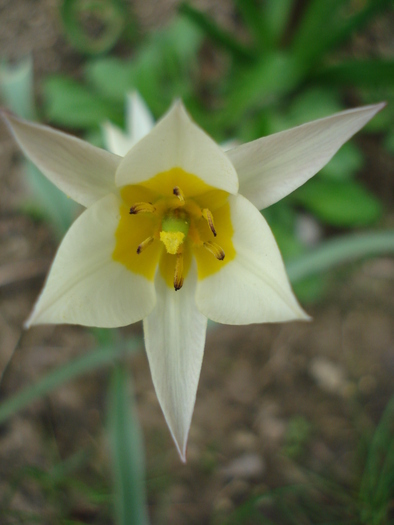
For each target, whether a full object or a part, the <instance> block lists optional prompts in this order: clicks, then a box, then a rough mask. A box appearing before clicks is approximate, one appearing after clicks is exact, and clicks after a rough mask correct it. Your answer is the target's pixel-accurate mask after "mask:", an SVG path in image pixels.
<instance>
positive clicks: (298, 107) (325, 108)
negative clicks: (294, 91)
mask: <svg viewBox="0 0 394 525" xmlns="http://www.w3.org/2000/svg"><path fill="white" fill-rule="evenodd" d="M342 109H343V106H342V104H341V102H340V99H339V96H338V94H337V93H335V92H333V91H332V90H329V89H324V88H311V89H305V90H303V91H301V93H300V94H299V95H297V96H296V97H295V98H294V99H293V100H292V102H291V105H290V107H289V108H288V110H287V112H286V118H287V119H288V124H287V127H293V126H299V125H300V124H304V123H305V122H309V121H311V120H316V119H319V118H323V117H327V116H329V115H332V114H333V113H337V112H338V111H341V110H342Z"/></svg>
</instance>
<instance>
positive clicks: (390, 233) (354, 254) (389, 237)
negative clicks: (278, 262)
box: [286, 230, 394, 283]
mask: <svg viewBox="0 0 394 525" xmlns="http://www.w3.org/2000/svg"><path fill="white" fill-rule="evenodd" d="M386 253H394V230H387V231H381V232H373V233H364V234H349V235H343V236H341V237H338V238H336V239H333V240H330V241H327V242H325V243H323V244H322V245H320V246H319V247H318V248H316V249H314V250H313V251H311V252H309V253H307V254H304V255H302V256H300V257H298V258H297V259H293V260H291V261H289V262H288V263H287V264H286V268H287V273H288V275H289V278H290V280H291V282H292V283H295V282H297V281H300V280H301V279H305V278H306V277H310V276H311V275H316V274H318V273H322V272H325V271H327V270H330V269H332V268H334V267H336V266H339V265H340V264H344V263H347V262H351V261H355V260H357V259H361V258H364V257H372V256H376V255H383V254H386Z"/></svg>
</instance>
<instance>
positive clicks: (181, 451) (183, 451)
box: [170, 429, 187, 464]
mask: <svg viewBox="0 0 394 525" xmlns="http://www.w3.org/2000/svg"><path fill="white" fill-rule="evenodd" d="M170 431H171V429H170ZM171 436H172V439H173V440H174V443H175V447H176V450H177V452H178V455H179V458H180V460H181V461H182V463H183V464H186V463H187V458H186V449H187V437H186V439H185V442H184V444H183V446H182V447H181V446H180V445H179V443H178V441H177V439H176V437H175V436H174V434H173V433H172V431H171Z"/></svg>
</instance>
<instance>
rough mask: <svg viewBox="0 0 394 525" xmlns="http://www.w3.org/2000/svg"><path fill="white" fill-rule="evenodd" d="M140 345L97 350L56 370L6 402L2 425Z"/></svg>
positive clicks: (0, 414)
mask: <svg viewBox="0 0 394 525" xmlns="http://www.w3.org/2000/svg"><path fill="white" fill-rule="evenodd" d="M139 344H140V340H139V339H133V340H131V341H130V342H129V343H128V344H126V343H123V344H119V345H109V346H104V347H101V348H97V349H95V350H93V351H92V352H89V353H88V354H86V355H84V356H82V357H78V358H77V359H74V360H72V361H70V362H69V363H67V364H65V365H63V366H61V367H60V368H56V369H55V370H53V371H52V372H49V373H48V374H47V375H45V376H44V377H43V378H41V379H40V380H39V381H38V382H37V383H35V384H34V385H31V386H28V387H26V388H24V389H23V390H22V391H20V392H18V393H17V394H16V395H14V396H12V397H11V398H9V399H7V400H6V401H4V402H3V403H2V404H1V405H0V423H2V422H3V421H5V420H6V419H7V418H9V417H10V416H12V415H13V414H15V413H16V412H18V411H19V410H21V409H22V408H25V407H27V406H28V405H29V404H30V403H32V402H33V401H35V400H36V399H39V398H40V397H42V396H44V395H46V394H48V393H49V392H51V391H52V390H54V389H55V388H57V387H58V386H60V385H62V384H63V383H67V382H68V381H71V380H72V379H75V378H77V377H79V376H81V375H83V374H85V373H87V372H90V371H91V370H94V369H95V368H99V367H101V366H105V365H108V364H110V363H112V362H113V361H114V359H117V358H119V357H122V356H123V355H125V354H130V353H132V352H134V351H135V350H136V349H137V347H138V346H139Z"/></svg>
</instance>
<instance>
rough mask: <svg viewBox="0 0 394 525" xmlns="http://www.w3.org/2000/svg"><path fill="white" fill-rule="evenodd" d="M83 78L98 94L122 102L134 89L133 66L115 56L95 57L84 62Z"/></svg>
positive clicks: (131, 63)
mask: <svg viewBox="0 0 394 525" xmlns="http://www.w3.org/2000/svg"><path fill="white" fill-rule="evenodd" d="M85 78H86V80H87V82H88V83H89V84H91V85H92V87H93V88H94V90H95V91H97V92H98V93H99V94H100V95H102V96H103V97H105V98H108V99H110V100H114V101H116V102H118V103H122V104H123V103H124V98H125V94H126V93H127V92H129V91H132V90H133V89H135V66H134V63H133V62H126V61H125V60H120V59H119V58H115V57H108V58H96V59H93V60H91V61H89V62H87V63H86V67H85Z"/></svg>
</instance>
